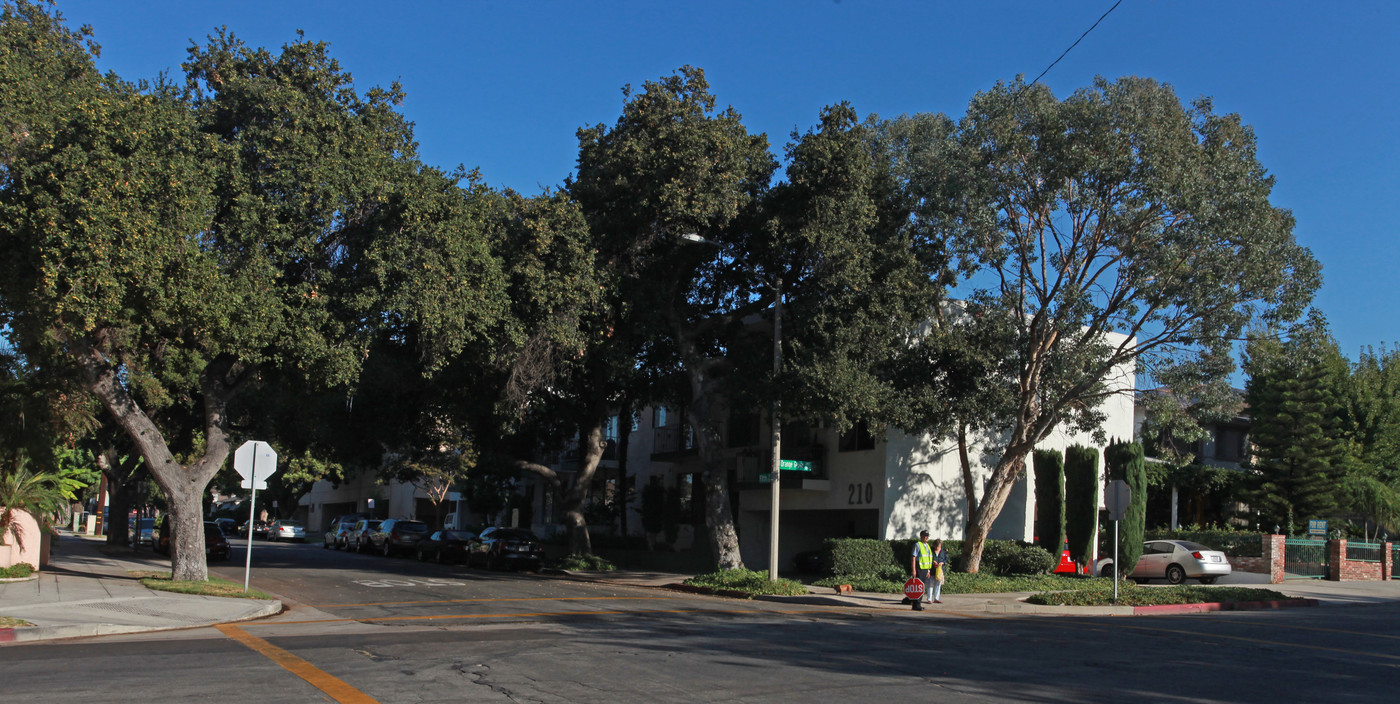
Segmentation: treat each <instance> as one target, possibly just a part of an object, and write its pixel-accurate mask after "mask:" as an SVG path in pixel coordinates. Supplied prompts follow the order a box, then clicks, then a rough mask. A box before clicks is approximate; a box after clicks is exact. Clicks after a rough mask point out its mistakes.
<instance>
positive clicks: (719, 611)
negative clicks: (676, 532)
mask: <svg viewBox="0 0 1400 704" xmlns="http://www.w3.org/2000/svg"><path fill="white" fill-rule="evenodd" d="M827 613H830V614H838V613H850V610H849V609H841V608H836V609H775V610H771V611H755V610H752V609H743V610H739V609H736V610H724V609H639V610H636V611H535V612H514V613H499V614H429V615H423V616H366V617H364V618H323V619H312V620H307V621H262V622H259V623H245V624H243V627H244V628H254V627H262V626H290V625H303V624H313V623H348V622H361V623H368V622H377V621H437V620H456V619H488V618H543V617H548V616H625V615H630V614H637V615H649V614H739V615H746V616H767V615H770V614H782V615H790V614H827Z"/></svg>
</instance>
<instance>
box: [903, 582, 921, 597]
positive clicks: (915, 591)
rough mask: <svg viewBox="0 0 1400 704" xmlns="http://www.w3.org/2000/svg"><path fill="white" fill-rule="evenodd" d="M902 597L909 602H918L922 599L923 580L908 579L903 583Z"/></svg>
mask: <svg viewBox="0 0 1400 704" xmlns="http://www.w3.org/2000/svg"><path fill="white" fill-rule="evenodd" d="M904 596H907V597H909V600H910V601H918V600H919V599H921V598H923V596H924V582H923V580H921V579H919V578H918V577H910V578H909V581H907V582H905V583H904Z"/></svg>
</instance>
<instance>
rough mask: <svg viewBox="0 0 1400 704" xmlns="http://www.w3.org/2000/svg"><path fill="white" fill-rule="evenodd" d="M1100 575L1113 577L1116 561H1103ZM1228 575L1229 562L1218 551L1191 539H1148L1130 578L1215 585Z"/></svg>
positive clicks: (1223, 554) (1100, 565) (1100, 564)
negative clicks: (1196, 581) (1188, 581)
mask: <svg viewBox="0 0 1400 704" xmlns="http://www.w3.org/2000/svg"><path fill="white" fill-rule="evenodd" d="M1099 574H1101V575H1102V576H1104V577H1110V576H1112V575H1113V561H1112V560H1103V561H1100V563H1099ZM1227 574H1230V560H1229V559H1228V558H1226V557H1225V553H1223V552H1220V551H1219V550H1211V549H1210V548H1208V547H1206V546H1204V545H1201V544H1200V543H1193V542H1190V541H1188V540H1149V541H1147V542H1146V543H1144V544H1143V546H1142V557H1140V558H1138V561H1137V565H1136V566H1135V567H1133V573H1132V574H1130V575H1128V577H1129V578H1130V579H1132V580H1134V581H1146V580H1149V579H1165V580H1167V581H1168V582H1171V583H1172V584H1181V583H1182V582H1185V581H1186V580H1188V579H1199V580H1201V584H1215V581H1216V580H1217V579H1220V578H1221V577H1224V576H1225V575H1227Z"/></svg>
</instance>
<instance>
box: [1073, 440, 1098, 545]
mask: <svg viewBox="0 0 1400 704" xmlns="http://www.w3.org/2000/svg"><path fill="white" fill-rule="evenodd" d="M1098 523H1099V451H1098V450H1096V449H1094V448H1092V447H1083V446H1081V445H1071V446H1070V447H1069V448H1068V449H1066V450H1065V537H1066V538H1067V539H1068V540H1069V556H1070V559H1071V560H1074V561H1075V562H1077V563H1079V564H1080V565H1087V564H1089V560H1091V559H1093V556H1094V529H1095V528H1096V527H1097V526H1098Z"/></svg>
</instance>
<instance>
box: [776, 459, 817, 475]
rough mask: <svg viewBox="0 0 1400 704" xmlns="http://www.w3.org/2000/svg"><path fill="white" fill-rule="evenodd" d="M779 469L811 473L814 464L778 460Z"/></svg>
mask: <svg viewBox="0 0 1400 704" xmlns="http://www.w3.org/2000/svg"><path fill="white" fill-rule="evenodd" d="M778 469H783V470H787V471H789V472H810V471H812V463H811V462H808V461H806V460H778Z"/></svg>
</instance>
